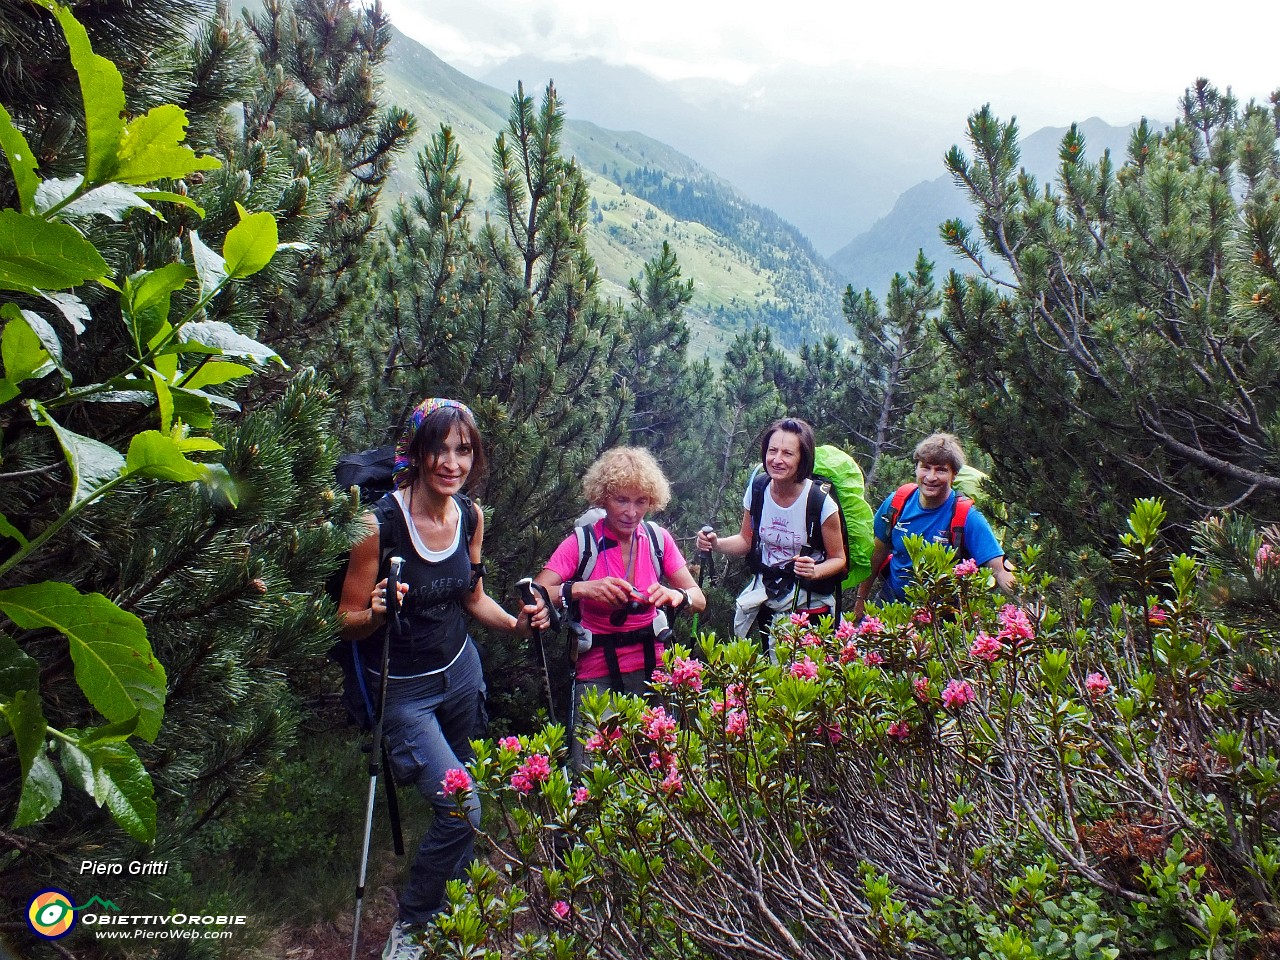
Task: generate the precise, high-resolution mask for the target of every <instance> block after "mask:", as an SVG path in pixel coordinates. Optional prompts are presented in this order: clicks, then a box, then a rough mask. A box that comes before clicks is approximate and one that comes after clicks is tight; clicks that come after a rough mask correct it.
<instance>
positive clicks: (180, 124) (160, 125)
mask: <svg viewBox="0 0 1280 960" xmlns="http://www.w3.org/2000/svg"><path fill="white" fill-rule="evenodd" d="M186 136H187V115H186V113H185V112H184V111H183V109H182V108H181V107H179V106H177V105H175V104H172V103H166V104H163V105H161V106H158V107H152V108H151V109H150V110H148V111H147V112H146V113H145V114H143V115H142V116H141V117H135V118H134V119H133V120H131V121H129V123H128V124H127V125H126V126H125V128H124V134H123V135H122V136H121V137H120V165H119V166H118V167H117V168H116V171H115V177H114V179H116V180H119V181H120V182H121V183H134V184H143V183H151V182H152V181H154V180H161V179H170V180H177V179H179V178H181V177H185V176H186V175H187V174H188V173H194V172H195V171H196V170H216V169H217V168H218V167H220V166H222V163H221V162H220V161H219V160H218V159H217V158H216V157H198V156H196V154H195V151H194V150H192V149H191V148H190V147H186V146H183V144H182V141H183V140H185V139H186Z"/></svg>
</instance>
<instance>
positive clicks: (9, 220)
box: [0, 210, 110, 293]
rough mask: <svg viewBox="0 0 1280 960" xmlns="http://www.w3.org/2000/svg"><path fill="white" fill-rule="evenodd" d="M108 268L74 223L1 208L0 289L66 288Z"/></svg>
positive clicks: (28, 291) (97, 274)
mask: <svg viewBox="0 0 1280 960" xmlns="http://www.w3.org/2000/svg"><path fill="white" fill-rule="evenodd" d="M109 272H110V268H109V267H108V266H107V262H106V261H105V260H103V259H102V255H101V254H100V253H98V251H97V249H96V248H95V247H94V245H93V244H92V243H90V242H89V241H88V240H86V239H85V238H84V237H82V236H81V235H80V233H79V232H78V231H77V230H76V229H75V228H74V227H70V226H68V225H67V224H65V223H50V222H49V221H46V220H42V219H40V218H39V217H33V216H28V215H26V214H23V213H18V212H17V211H16V210H0V290H18V291H21V292H23V293H32V292H34V291H36V290H65V289H68V288H70V287H78V286H79V285H80V284H82V283H87V282H88V281H90V280H98V279H101V278H103V277H105V276H106V275H107V274H108V273H109Z"/></svg>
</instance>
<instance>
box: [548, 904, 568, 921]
mask: <svg viewBox="0 0 1280 960" xmlns="http://www.w3.org/2000/svg"><path fill="white" fill-rule="evenodd" d="M551 912H552V913H554V914H555V915H556V916H557V917H559V918H560V919H561V920H568V919H569V905H568V904H567V903H565V902H564V901H563V900H557V901H556V902H555V905H554V906H552V908H551Z"/></svg>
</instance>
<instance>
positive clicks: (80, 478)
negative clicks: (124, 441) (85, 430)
mask: <svg viewBox="0 0 1280 960" xmlns="http://www.w3.org/2000/svg"><path fill="white" fill-rule="evenodd" d="M27 406H28V408H29V409H30V410H31V416H32V417H33V418H34V419H35V421H36V422H37V423H43V424H44V425H45V426H47V427H48V428H49V429H50V430H52V431H53V432H54V435H55V436H56V437H57V438H58V443H59V445H61V447H62V452H63V455H64V456H65V457H66V458H67V464H68V466H70V467H71V506H73V507H74V506H75V505H76V504H78V503H81V502H82V501H84V500H87V499H89V497H91V496H92V495H93V494H94V492H95V491H97V490H98V489H99V488H100V487H101V486H102V485H103V484H106V483H109V482H110V481H112V480H115V479H116V478H117V477H119V476H120V475H121V474H122V473H123V471H124V466H125V461H124V457H122V456H120V454H119V453H117V452H116V451H115V450H113V449H111V447H108V446H107V445H106V444H105V443H102V442H100V441H98V440H94V439H93V438H92V437H82V436H81V435H80V434H78V433H72V432H71V431H70V430H67V429H66V428H64V427H63V426H62V425H61V424H60V423H58V421H56V420H54V419H53V417H51V416H50V415H49V411H48V410H46V409H45V408H44V406H43V405H42V404H39V403H37V402H36V401H34V400H31V401H28V403H27Z"/></svg>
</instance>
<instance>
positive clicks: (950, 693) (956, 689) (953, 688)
mask: <svg viewBox="0 0 1280 960" xmlns="http://www.w3.org/2000/svg"><path fill="white" fill-rule="evenodd" d="M975 696H977V695H976V694H975V693H974V692H973V685H972V684H971V683H969V681H968V680H951V681H949V682H948V683H947V685H946V687H944V688H943V691H942V705H943V706H944V707H946V708H947V709H948V710H959V709H961V708H962V707H965V706H967V705H968V704H970V703H973V700H974V697H975Z"/></svg>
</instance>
